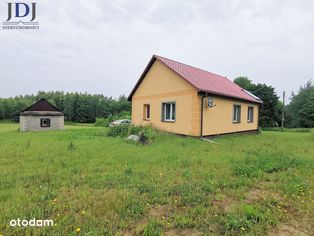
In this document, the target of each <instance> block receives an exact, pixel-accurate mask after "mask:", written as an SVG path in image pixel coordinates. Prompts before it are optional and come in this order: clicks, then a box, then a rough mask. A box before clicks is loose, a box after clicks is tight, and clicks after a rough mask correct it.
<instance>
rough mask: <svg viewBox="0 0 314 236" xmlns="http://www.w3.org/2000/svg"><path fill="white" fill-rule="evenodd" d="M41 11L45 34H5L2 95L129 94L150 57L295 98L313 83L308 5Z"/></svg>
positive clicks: (175, 1) (160, 4)
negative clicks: (302, 87)
mask: <svg viewBox="0 0 314 236" xmlns="http://www.w3.org/2000/svg"><path fill="white" fill-rule="evenodd" d="M24 2H26V3H27V1H24ZM6 4H7V3H6V2H5V1H1V2H0V22H2V21H5V20H6V18H7V12H6V11H7V9H6V7H7V6H6ZM37 4H38V6H37V8H38V9H37V12H38V16H37V20H38V21H39V22H40V27H41V28H40V30H38V31H8V30H2V28H1V29H0V45H1V47H0V59H1V63H0V82H1V85H0V97H9V96H15V95H19V94H29V93H36V92H37V91H38V90H45V91H47V90H63V91H78V92H89V93H101V94H104V95H106V96H113V97H117V96H119V95H120V94H126V95H128V94H129V92H130V91H131V89H132V87H133V86H134V84H135V83H136V81H137V79H138V78H139V76H140V74H141V73H142V71H143V70H144V68H145V66H146V64H147V63H148V61H149V59H150V58H151V56H152V54H158V55H161V56H164V57H168V58H171V59H174V60H178V61H181V62H183V63H187V64H190V65H193V66H196V67H200V68H202V69H205V70H208V71H211V72H214V73H217V74H220V75H223V76H227V77H228V78H229V79H232V80H233V79H234V78H235V77H237V76H240V75H242V76H248V77H249V78H250V79H252V80H253V81H254V82H256V83H266V84H269V85H272V86H274V87H275V88H276V91H277V93H278V94H281V93H282V91H283V90H286V92H287V95H288V96H289V95H290V92H291V91H292V90H294V91H296V90H298V88H299V86H300V85H302V84H304V83H305V82H306V81H307V80H309V79H312V78H313V75H314V66H313V62H314V43H313V42H314V24H313V22H314V2H313V1H310V0H298V1H289V0H285V1H283V0H276V1H272V0H265V1H255V0H253V1H252V0H250V1H249V0H243V1H232V0H230V1H225V0H221V1H208V0H198V1H184V0H172V1H169V0H168V1H166V0H146V1H135V0H134V1H127V0H116V1H107V0H89V1H82V0H75V1H74V0H54V1H51V0H49V1H48V0H41V1H38V2H37Z"/></svg>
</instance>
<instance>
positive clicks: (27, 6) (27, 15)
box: [2, 2, 39, 29]
mask: <svg viewBox="0 0 314 236" xmlns="http://www.w3.org/2000/svg"><path fill="white" fill-rule="evenodd" d="M36 7H37V5H36V3H34V2H32V3H25V2H16V3H11V2H9V3H8V18H7V20H6V21H5V22H3V23H2V24H3V27H2V28H3V29H39V22H35V21H34V20H35V19H36V13H37V11H36Z"/></svg>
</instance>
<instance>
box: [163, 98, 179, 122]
mask: <svg viewBox="0 0 314 236" xmlns="http://www.w3.org/2000/svg"><path fill="white" fill-rule="evenodd" d="M167 105H170V114H169V115H170V119H167ZM161 109H162V112H163V114H162V121H166V122H175V121H176V103H175V102H163V103H162V107H161ZM173 110H174V111H173ZM173 117H174V118H173Z"/></svg>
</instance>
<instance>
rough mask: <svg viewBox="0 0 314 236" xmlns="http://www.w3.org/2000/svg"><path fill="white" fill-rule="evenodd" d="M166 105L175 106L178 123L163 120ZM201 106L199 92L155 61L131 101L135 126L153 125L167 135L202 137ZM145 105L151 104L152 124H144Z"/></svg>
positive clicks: (148, 122) (145, 122)
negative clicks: (163, 108)
mask: <svg viewBox="0 0 314 236" xmlns="http://www.w3.org/2000/svg"><path fill="white" fill-rule="evenodd" d="M163 102H176V121H175V122H173V123H170V122H163V121H162V120H161V112H162V110H161V109H162V103H163ZM198 102H199V101H198V95H197V90H196V89H195V88H194V87H193V86H192V85H190V84H189V83H188V82H186V81H185V80H184V79H182V78H181V77H180V76H179V75H177V74H176V73H175V72H173V71H172V70H171V69H169V68H168V67H167V66H165V65H164V64H163V63H162V62H160V61H159V60H156V61H155V62H154V64H153V65H152V67H151V68H150V70H149V72H148V73H147V74H146V76H145V78H144V80H143V81H142V83H141V84H140V86H139V87H138V88H137V90H136V92H135V93H134V95H133V97H132V123H134V124H135V125H148V124H151V125H153V126H155V127H157V128H159V129H161V130H164V131H167V132H173V133H177V134H184V135H191V136H198V135H199V133H200V113H199V112H200V106H199V104H198ZM144 104H150V113H151V118H150V120H149V121H146V120H144Z"/></svg>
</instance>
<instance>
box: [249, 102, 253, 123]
mask: <svg viewBox="0 0 314 236" xmlns="http://www.w3.org/2000/svg"><path fill="white" fill-rule="evenodd" d="M250 111H252V113H250ZM247 122H248V123H253V122H254V107H253V106H249V107H248V109H247Z"/></svg>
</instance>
